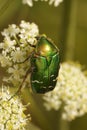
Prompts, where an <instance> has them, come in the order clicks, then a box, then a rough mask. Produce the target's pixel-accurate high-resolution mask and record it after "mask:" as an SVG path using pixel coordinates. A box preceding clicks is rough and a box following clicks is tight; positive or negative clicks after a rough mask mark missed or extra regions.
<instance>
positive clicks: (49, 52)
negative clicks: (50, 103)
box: [30, 35, 59, 93]
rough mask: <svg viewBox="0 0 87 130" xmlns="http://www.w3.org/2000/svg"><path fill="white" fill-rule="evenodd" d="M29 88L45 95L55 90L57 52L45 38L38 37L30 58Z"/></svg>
mask: <svg viewBox="0 0 87 130" xmlns="http://www.w3.org/2000/svg"><path fill="white" fill-rule="evenodd" d="M30 62H31V67H33V71H32V72H31V80H30V81H31V88H32V90H33V91H34V92H36V93H46V92H48V91H51V90H53V89H54V88H55V85H56V81H57V76H58V71H59V50H58V48H57V47H56V46H55V45H54V44H53V43H52V42H51V40H49V39H47V37H45V36H43V35H42V36H41V37H39V39H38V41H37V44H36V47H35V50H34V53H33V54H32V56H31V60H30Z"/></svg>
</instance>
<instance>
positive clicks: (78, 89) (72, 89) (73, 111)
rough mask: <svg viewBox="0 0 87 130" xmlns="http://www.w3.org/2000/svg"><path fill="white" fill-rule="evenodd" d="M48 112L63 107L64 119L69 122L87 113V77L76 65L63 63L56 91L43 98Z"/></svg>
mask: <svg viewBox="0 0 87 130" xmlns="http://www.w3.org/2000/svg"><path fill="white" fill-rule="evenodd" d="M43 98H44V101H45V102H44V105H45V107H46V109H47V110H51V109H54V110H58V109H59V108H60V107H62V110H63V112H62V118H63V119H65V120H68V121H71V120H74V119H75V118H76V117H79V116H82V115H84V114H85V113H87V77H86V75H85V74H84V72H83V71H82V67H81V66H80V65H79V64H75V63H70V62H69V63H68V62H65V63H62V64H61V67H60V71H59V77H58V82H57V84H56V87H55V89H54V91H52V92H49V93H47V94H45V95H44V96H43Z"/></svg>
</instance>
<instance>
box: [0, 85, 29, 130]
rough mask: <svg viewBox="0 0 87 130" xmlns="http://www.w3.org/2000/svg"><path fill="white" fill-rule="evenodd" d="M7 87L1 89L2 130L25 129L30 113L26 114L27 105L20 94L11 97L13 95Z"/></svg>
mask: <svg viewBox="0 0 87 130" xmlns="http://www.w3.org/2000/svg"><path fill="white" fill-rule="evenodd" d="M5 87H6V86H3V87H2V89H0V130H25V129H26V125H27V120H28V118H29V120H30V115H29V117H28V116H26V115H25V114H24V111H25V110H26V107H25V106H23V104H22V103H21V101H20V99H19V98H18V96H15V97H13V98H12V99H10V98H11V96H12V95H11V94H10V92H9V90H8V89H7V87H6V89H5ZM9 99H10V100H9Z"/></svg>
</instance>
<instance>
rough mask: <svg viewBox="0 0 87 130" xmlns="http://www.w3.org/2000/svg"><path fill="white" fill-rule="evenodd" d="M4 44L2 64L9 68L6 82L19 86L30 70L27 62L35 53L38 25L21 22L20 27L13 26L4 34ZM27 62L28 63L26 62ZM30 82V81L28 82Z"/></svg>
mask: <svg viewBox="0 0 87 130" xmlns="http://www.w3.org/2000/svg"><path fill="white" fill-rule="evenodd" d="M2 35H3V36H4V39H3V42H2V43H0V50H1V54H0V63H1V66H2V67H5V68H7V69H6V70H7V73H8V74H9V76H8V77H4V79H3V80H4V81H5V82H7V83H10V84H12V85H13V86H19V84H20V83H21V82H22V80H23V77H24V76H25V75H26V71H27V70H28V69H29V66H30V63H29V60H26V59H27V58H28V57H29V55H30V54H31V53H32V51H33V49H34V48H33V47H31V46H32V45H35V44H36V36H38V35H39V30H38V27H37V25H36V24H34V23H29V22H25V21H21V23H20V24H19V26H17V25H15V24H12V25H9V27H8V28H7V29H4V31H3V32H2ZM24 61H26V62H24ZM26 82H29V80H26Z"/></svg>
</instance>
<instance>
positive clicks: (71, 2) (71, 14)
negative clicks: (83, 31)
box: [64, 0, 77, 60]
mask: <svg viewBox="0 0 87 130" xmlns="http://www.w3.org/2000/svg"><path fill="white" fill-rule="evenodd" d="M64 2H65V14H64V15H65V16H64V17H65V19H64V26H65V32H64V35H65V41H64V42H65V43H64V44H65V53H64V60H73V59H74V53H75V36H76V13H77V0H65V1H64Z"/></svg>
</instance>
